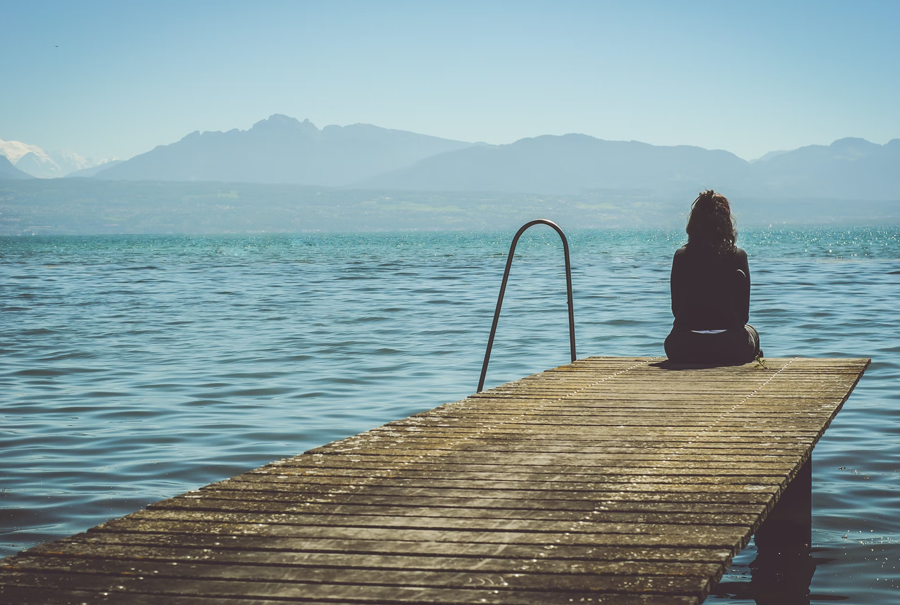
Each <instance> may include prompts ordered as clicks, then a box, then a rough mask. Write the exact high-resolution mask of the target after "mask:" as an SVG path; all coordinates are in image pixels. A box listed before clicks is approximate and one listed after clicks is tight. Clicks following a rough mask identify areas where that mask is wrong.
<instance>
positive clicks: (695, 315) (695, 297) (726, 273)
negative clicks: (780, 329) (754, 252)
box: [670, 246, 750, 330]
mask: <svg viewBox="0 0 900 605" xmlns="http://www.w3.org/2000/svg"><path fill="white" fill-rule="evenodd" d="M739 270H740V271H741V272H743V275H742V274H741V273H739V272H738V271H739ZM670 285H671V288H672V314H673V315H675V325H674V326H673V327H674V329H676V330H728V329H733V328H742V327H743V326H744V325H745V324H746V323H747V322H748V321H749V319H750V267H749V266H748V264H747V253H746V252H744V251H743V250H741V249H740V248H736V249H735V252H734V253H733V254H731V255H727V256H726V257H724V258H723V257H720V256H718V255H716V254H715V253H712V252H711V251H709V250H704V249H699V250H693V249H689V248H688V247H687V246H682V247H681V248H679V249H678V250H677V251H676V252H675V258H674V259H673V260H672V278H671V282H670Z"/></svg>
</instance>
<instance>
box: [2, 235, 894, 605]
mask: <svg viewBox="0 0 900 605" xmlns="http://www.w3.org/2000/svg"><path fill="white" fill-rule="evenodd" d="M564 227H565V225H564ZM551 235H552V232H550V231H549V229H544V228H535V229H534V230H532V231H531V232H529V234H528V235H526V236H525V237H524V238H523V240H522V241H521V242H520V246H519V253H520V256H521V258H520V259H518V260H517V262H516V265H515V266H514V268H513V276H512V279H511V282H510V286H509V289H508V291H507V297H506V302H505V306H504V315H503V317H502V319H501V322H500V328H499V332H498V336H497V342H496V344H495V347H494V353H493V356H492V361H491V367H490V371H489V373H488V381H487V383H488V384H487V385H486V386H492V385H496V384H499V383H501V382H505V381H508V380H512V379H515V378H519V377H521V376H523V375H526V374H530V373H533V372H537V371H540V370H543V369H545V368H547V367H551V366H556V365H559V364H562V363H565V362H567V361H568V340H567V336H566V330H567V325H566V312H565V309H566V306H565V294H564V291H565V290H564V283H565V281H564V277H563V272H562V254H561V250H560V245H559V242H558V240H554V239H553V237H555V236H552V237H551ZM569 235H570V244H571V247H572V262H573V281H574V286H575V312H576V334H577V337H578V355H579V357H584V356H588V355H601V354H602V355H662V354H663V350H662V342H663V339H664V338H665V335H666V334H667V332H668V329H669V327H670V325H671V313H670V311H669V293H668V274H669V263H670V260H671V255H672V253H673V252H674V250H675V248H676V247H677V246H679V245H680V244H681V243H683V241H684V236H683V234H682V233H680V232H670V231H627V230H623V231H571V232H570V234H569ZM511 236H512V234H511V233H488V234H485V233H415V232H413V233H403V234H359V235H353V234H341V235H336V234H332V235H327V234H321V235H318V234H317V235H302V236H232V237H228V236H216V237H150V236H104V237H27V238H25V237H22V238H0V259H2V262H0V294H2V296H0V311H2V313H0V355H2V360H3V363H2V366H0V388H2V396H0V402H2V403H0V490H2V491H0V556H5V555H9V554H13V553H15V552H17V551H19V550H20V549H22V548H26V547H28V546H31V545H34V544H36V543H40V542H44V541H47V540H51V539H54V538H59V537H62V536H65V535H68V534H71V533H75V532H77V531H81V530H83V529H85V528H87V527H90V526H93V525H96V524H97V523H100V522H102V521H104V520H106V519H108V518H111V517H117V516H121V515H123V514H126V513H129V512H132V511H134V510H136V509H138V508H140V507H143V506H145V505H146V504H148V503H150V502H153V501H156V500H159V499H162V498H166V497H169V496H173V495H175V494H178V493H181V492H184V491H186V490H188V489H192V488H196V487H198V486H201V485H204V484H206V483H209V482H212V481H215V480H218V479H222V478H224V477H228V476H231V475H234V474H237V473H239V472H241V471H244V470H246V469H250V468H254V467H256V466H259V465H261V464H264V463H266V462H269V461H271V460H274V459H276V458H282V457H285V456H290V455H295V454H297V453H300V452H303V451H304V450H306V449H309V448H311V447H314V446H316V445H320V444H323V443H325V442H328V441H331V440H334V439H339V438H341V437H344V436H347V435H351V434H354V433H357V432H360V431H363V430H365V429H368V428H371V427H373V426H376V425H379V424H382V423H384V422H387V421H389V420H392V419H396V418H401V417H404V416H407V415H409V414H412V413H415V412H418V411H421V410H425V409H430V408H432V407H435V406H437V405H439V404H441V403H443V402H446V401H454V400H457V399H460V398H462V397H464V396H466V395H468V394H469V393H471V392H473V391H474V390H475V387H476V386H477V382H478V375H479V371H480V366H481V359H482V355H483V354H484V345H485V342H486V339H487V334H488V331H489V329H490V323H491V317H492V313H493V309H494V304H495V302H496V295H497V289H498V287H499V284H500V278H501V275H502V270H503V265H504V262H505V252H506V250H507V248H508V245H509V240H510V238H511ZM739 243H740V244H741V245H742V246H743V247H744V248H745V249H746V250H747V251H748V253H749V254H750V259H751V260H750V262H751V272H752V279H753V299H752V306H751V322H752V323H753V324H754V325H755V326H757V327H758V328H759V330H760V332H761V334H762V340H763V347H764V349H765V352H766V355H767V356H770V357H780V356H793V355H805V356H865V357H872V358H873V363H872V366H871V368H870V369H869V370H868V372H867V373H866V376H865V377H864V379H863V380H862V382H861V383H860V385H859V386H858V387H857V389H856V391H855V393H854V394H853V396H852V397H851V398H850V400H849V401H848V402H847V404H846V406H845V408H844V410H843V411H842V412H841V413H840V415H839V416H838V417H837V419H836V420H835V422H834V424H833V425H832V427H831V428H830V429H829V430H828V432H827V434H826V436H825V438H824V439H823V440H822V442H821V443H820V444H819V445H818V446H817V448H816V450H815V456H814V475H813V481H814V495H813V498H814V501H813V505H814V515H815V516H814V525H813V532H814V533H813V539H814V542H815V544H814V546H815V550H814V552H813V556H814V558H815V561H816V563H817V568H816V572H815V575H814V576H813V579H812V584H811V587H810V592H811V594H812V597H811V601H812V602H815V603H819V602H821V603H825V602H830V601H833V600H848V601H849V602H854V603H893V602H896V601H897V594H898V591H900V570H898V567H900V544H898V542H900V516H898V515H897V511H898V510H900V438H898V437H900V422H898V418H900V411H898V408H900V405H898V404H900V339H898V336H900V329H898V325H900V305H898V303H897V297H898V294H900V228H896V227H895V228H881V229H876V228H873V229H865V228H853V229H831V228H802V229H799V228H798V229H762V230H756V231H752V230H748V231H746V232H742V233H741V239H740V241H739ZM753 557H754V547H753V546H752V545H751V546H750V547H748V548H747V549H745V551H744V553H742V554H741V555H740V556H739V557H738V558H737V559H736V561H735V565H734V566H733V568H732V570H731V572H730V573H729V574H728V575H727V576H726V577H725V578H724V579H723V581H722V583H721V584H720V587H719V588H718V590H717V592H716V594H715V595H713V596H712V597H710V599H709V602H718V601H725V600H728V601H730V602H748V603H750V602H753V600H752V598H750V597H749V596H748V595H749V594H750V593H748V590H749V588H748V586H749V579H750V569H751V567H750V564H751V562H752V560H753ZM748 599H749V600H748Z"/></svg>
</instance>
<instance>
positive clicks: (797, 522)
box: [756, 456, 812, 549]
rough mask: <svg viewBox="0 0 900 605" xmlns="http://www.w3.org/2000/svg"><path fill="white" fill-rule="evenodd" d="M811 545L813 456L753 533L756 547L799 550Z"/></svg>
mask: <svg viewBox="0 0 900 605" xmlns="http://www.w3.org/2000/svg"><path fill="white" fill-rule="evenodd" d="M811 544H812V456H810V458H809V459H807V461H806V462H805V463H804V464H803V466H801V467H800V471H799V472H798V473H797V476H796V477H794V480H793V481H791V483H790V485H788V487H787V489H786V490H785V491H784V493H783V494H782V495H781V498H780V499H779V500H778V503H777V504H776V505H775V508H774V509H772V512H770V513H769V516H768V517H766V520H765V521H763V524H762V525H761V526H760V528H759V529H758V530H757V531H756V546H757V548H759V549H762V548H776V549H780V548H784V547H786V548H788V549H793V548H798V547H803V546H806V548H809V547H810V545H811Z"/></svg>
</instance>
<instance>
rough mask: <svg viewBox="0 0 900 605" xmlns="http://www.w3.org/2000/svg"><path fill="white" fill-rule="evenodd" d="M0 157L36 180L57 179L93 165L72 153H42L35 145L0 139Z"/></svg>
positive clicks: (79, 155) (65, 151) (88, 160)
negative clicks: (36, 178)
mask: <svg viewBox="0 0 900 605" xmlns="http://www.w3.org/2000/svg"><path fill="white" fill-rule="evenodd" d="M0 156H4V157H5V158H6V159H7V160H9V162H10V163H11V164H13V165H15V167H16V168H18V169H19V170H21V171H23V172H26V173H28V174H29V175H31V176H34V177H38V178H43V179H46V178H58V177H61V176H66V175H68V174H70V173H72V172H75V171H78V170H84V169H87V168H89V167H91V166H93V165H94V162H93V161H92V160H90V159H88V158H86V157H84V156H82V155H81V154H78V153H75V152H74V151H67V150H62V151H49V152H48V151H44V150H43V149H41V148H40V147H38V146H37V145H29V144H28V143H23V142H21V141H4V140H2V139H0Z"/></svg>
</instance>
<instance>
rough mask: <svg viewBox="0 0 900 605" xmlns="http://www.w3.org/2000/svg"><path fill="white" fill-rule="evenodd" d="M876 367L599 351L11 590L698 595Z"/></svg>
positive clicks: (232, 599) (322, 451)
mask: <svg viewBox="0 0 900 605" xmlns="http://www.w3.org/2000/svg"><path fill="white" fill-rule="evenodd" d="M868 364H869V360H868V359H806V358H793V359H769V360H767V364H766V365H767V367H766V368H757V367H754V364H747V365H744V366H732V367H718V368H702V367H691V366H679V365H674V364H670V363H669V362H667V361H665V360H663V359H662V358H637V357H634V358H610V357H595V358H589V359H584V360H580V361H577V362H575V363H572V364H570V365H565V366H561V367H559V368H555V369H552V370H548V371H546V372H542V373H540V374H536V375H534V376H529V377H527V378H524V379H522V380H519V381H516V382H511V383H508V384H505V385H502V386H499V387H497V388H495V389H491V390H489V391H485V392H483V393H479V394H477V395H472V396H471V397H467V398H466V399H463V400H462V401H458V402H455V403H448V404H446V405H442V406H440V407H438V408H436V409H434V410H431V411H429V412H424V413H422V414H418V415H415V416H412V417H409V418H406V419H403V420H399V421H396V422H391V423H389V424H387V425H385V426H382V427H379V428H376V429H373V430H371V431H368V432H365V433H362V434H360V435H356V436H354V437H350V438H348V439H344V440H342V441H337V442H334V443H331V444H328V445H325V446H323V447H320V448H317V449H315V450H312V451H310V452H307V453H306V454H303V455H301V456H297V457H296V458H289V459H285V460H280V461H277V462H273V463H272V464H268V465H266V466H263V467H261V468H259V469H256V470H254V471H250V472H248V473H245V474H243V475H239V476H237V477H234V478H232V479H228V480H225V481H222V482H220V483H216V484H213V485H210V486H208V487H205V488H203V489H200V490H197V491H193V492H189V493H187V494H184V495H181V496H178V497H175V498H172V499H169V500H165V501H162V502H159V503H157V504H154V505H152V506H149V507H148V508H147V509H146V510H141V511H139V512H136V513H134V514H131V515H128V516H127V517H123V518H121V519H116V520H113V521H109V522H107V523H104V524H102V525H100V526H98V527H95V528H93V529H91V530H89V531H87V532H85V533H82V534H78V535H76V536H72V537H70V538H67V539H64V540H59V541H57V542H53V543H49V544H44V545H41V546H37V547H35V548H32V549H30V550H27V551H23V552H22V553H20V554H18V555H16V556H13V557H9V558H6V559H3V560H2V561H0V602H2V603H4V604H16V605H27V604H41V605H44V604H48V605H50V604H61V603H66V604H68V603H122V604H126V603H127V604H129V605H142V604H154V605H157V604H166V605H209V604H212V603H253V604H260V605H262V604H267V605H274V604H276V603H284V602H305V603H313V604H324V603H331V604H333V603H429V604H436V603H441V604H448V605H449V604H462V603H473V604H474V603H504V604H506V603H517V604H537V605H552V604H557V603H560V604H562V603H564V604H567V605H568V604H571V603H594V604H596V603H617V604H623V605H628V604H641V605H646V604H651V603H666V604H678V605H687V604H693V603H699V602H702V601H703V599H704V598H705V597H706V596H707V594H708V593H709V590H710V588H711V587H712V586H714V585H715V583H716V582H717V581H718V580H719V578H720V577H721V576H722V573H723V572H724V571H725V570H726V569H727V566H728V565H729V563H730V561H731V558H732V557H733V556H734V555H735V554H737V553H738V552H739V551H740V550H741V549H742V548H743V547H744V546H745V545H746V544H747V542H748V540H749V539H750V537H751V535H753V533H754V532H756V531H757V529H759V528H760V525H761V524H762V523H763V522H764V521H765V520H766V518H767V516H774V514H775V513H778V511H779V508H778V507H776V503H777V502H778V501H779V498H781V497H782V495H783V494H784V493H785V490H786V489H787V487H788V485H789V484H790V482H791V481H792V480H793V479H794V478H795V477H796V476H797V475H798V474H802V473H803V469H807V470H808V469H809V464H808V461H809V459H810V456H811V454H812V449H813V446H814V445H815V444H816V442H817V441H818V440H819V438H820V437H821V436H822V434H823V433H824V432H825V429H826V428H827V427H828V425H829V423H830V422H831V420H832V419H833V418H834V416H835V414H837V412H838V411H839V410H840V408H841V406H842V405H843V403H844V402H845V401H846V400H847V397H848V396H849V394H850V392H851V391H852V390H853V388H854V386H855V385H856V383H857V382H858V380H859V378H860V376H861V375H862V373H863V372H864V371H865V369H866V367H867V366H868ZM799 482H800V481H799V480H798V483H799ZM792 489H793V488H792ZM806 489H807V490H808V487H807V488H806ZM800 491H801V496H802V489H801V490H800ZM788 493H790V492H788ZM786 499H787V498H785V500H786ZM801 499H802V497H801ZM773 511H774V513H773ZM801 516H802V515H801ZM772 523H774V520H773V521H772ZM772 523H770V525H769V526H771V525H772ZM765 527H766V526H764V529H765ZM806 531H807V534H808V528H807V530H806Z"/></svg>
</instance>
